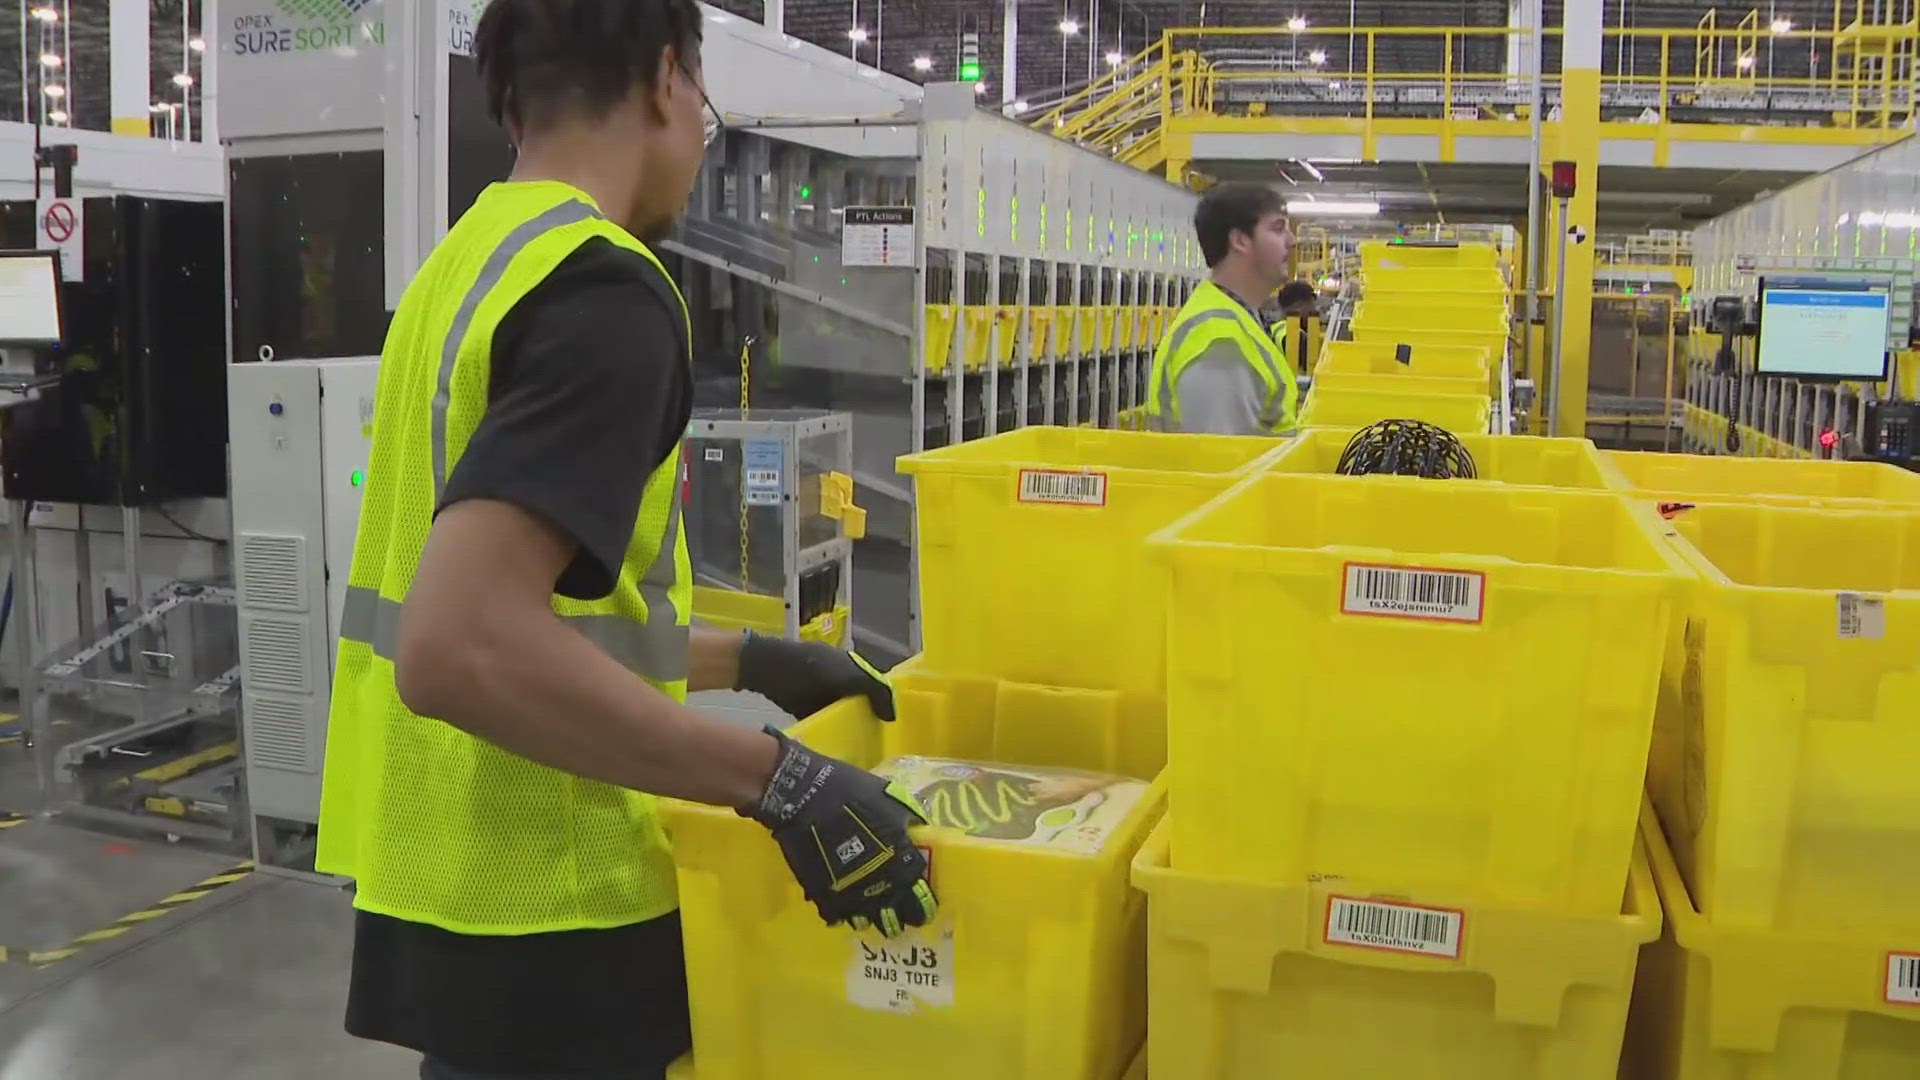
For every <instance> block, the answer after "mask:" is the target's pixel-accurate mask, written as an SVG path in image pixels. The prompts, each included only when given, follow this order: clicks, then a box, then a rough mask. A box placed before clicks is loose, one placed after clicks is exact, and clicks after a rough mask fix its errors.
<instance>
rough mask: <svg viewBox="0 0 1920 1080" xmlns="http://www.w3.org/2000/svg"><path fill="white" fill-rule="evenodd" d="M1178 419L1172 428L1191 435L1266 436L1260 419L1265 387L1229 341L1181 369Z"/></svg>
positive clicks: (1212, 347)
mask: <svg viewBox="0 0 1920 1080" xmlns="http://www.w3.org/2000/svg"><path fill="white" fill-rule="evenodd" d="M1177 391H1178V395H1179V401H1180V421H1179V423H1178V425H1176V426H1175V427H1174V430H1177V431H1184V432H1187V433H1189V434H1194V435H1270V434H1272V432H1270V431H1269V430H1267V427H1266V425H1264V424H1262V423H1261V422H1260V411H1261V409H1262V407H1264V406H1265V405H1266V402H1267V388H1266V387H1265V386H1263V385H1261V383H1260V376H1259V375H1257V374H1255V373H1254V370H1253V366H1252V365H1251V364H1248V363H1247V358H1246V357H1245V356H1243V355H1241V353H1240V350H1239V349H1238V348H1237V347H1235V345H1234V343H1233V342H1232V341H1228V340H1220V341H1216V342H1214V343H1213V344H1212V345H1209V346H1208V347H1207V351H1205V352H1203V353H1201V354H1200V355H1199V356H1197V357H1195V358H1194V359H1193V360H1192V361H1191V362H1190V363H1188V364H1187V366H1186V367H1185V368H1184V369H1182V370H1181V372H1180V378H1179V381H1178V384H1177Z"/></svg>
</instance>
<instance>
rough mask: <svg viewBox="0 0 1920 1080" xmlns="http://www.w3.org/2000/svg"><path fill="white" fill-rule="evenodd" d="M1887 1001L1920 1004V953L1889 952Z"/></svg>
mask: <svg viewBox="0 0 1920 1080" xmlns="http://www.w3.org/2000/svg"><path fill="white" fill-rule="evenodd" d="M1887 1003H1888V1004H1890V1005H1920V953H1888V954H1887Z"/></svg>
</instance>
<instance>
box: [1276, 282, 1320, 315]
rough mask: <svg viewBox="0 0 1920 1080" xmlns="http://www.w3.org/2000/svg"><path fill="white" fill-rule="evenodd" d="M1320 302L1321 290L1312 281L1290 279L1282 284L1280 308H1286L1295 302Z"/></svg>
mask: <svg viewBox="0 0 1920 1080" xmlns="http://www.w3.org/2000/svg"><path fill="white" fill-rule="evenodd" d="M1319 302H1320V290H1319V289H1316V288H1314V287H1313V284H1312V283H1311V282H1306V281H1289V282H1287V283H1286V284H1285V285H1282V286H1280V308H1281V310H1283V311H1284V310H1286V309H1287V308H1290V307H1293V306H1294V305H1295V304H1317V303H1319Z"/></svg>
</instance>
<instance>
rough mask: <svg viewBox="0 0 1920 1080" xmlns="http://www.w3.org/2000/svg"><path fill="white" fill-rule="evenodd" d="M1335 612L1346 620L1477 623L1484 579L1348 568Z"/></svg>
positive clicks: (1457, 573) (1462, 573)
mask: <svg viewBox="0 0 1920 1080" xmlns="http://www.w3.org/2000/svg"><path fill="white" fill-rule="evenodd" d="M1346 576H1347V581H1346V590H1345V593H1344V595H1343V597H1342V599H1341V603H1340V610H1341V611H1344V612H1346V613H1347V614H1349V615H1386V616H1390V617H1394V618H1401V619H1438V620H1440V621H1442V622H1463V623H1477V622H1479V621H1480V619H1481V617H1482V615H1483V610H1482V609H1483V603H1482V601H1483V599H1484V597H1485V596H1486V591H1487V576H1486V575H1485V574H1480V573H1475V572H1472V571H1467V570H1432V569H1428V568H1426V567H1420V566H1375V565H1371V564H1368V563H1348V564H1347V568H1346Z"/></svg>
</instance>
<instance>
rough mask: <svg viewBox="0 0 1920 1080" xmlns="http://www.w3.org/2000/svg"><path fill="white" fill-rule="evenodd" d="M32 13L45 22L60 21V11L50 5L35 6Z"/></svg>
mask: <svg viewBox="0 0 1920 1080" xmlns="http://www.w3.org/2000/svg"><path fill="white" fill-rule="evenodd" d="M31 14H32V15H33V17H34V18H36V19H39V20H40V21H41V22H43V23H57V22H59V21H60V13H59V12H58V11H55V10H54V9H52V8H50V7H37V8H34V9H33V11H32V12H31Z"/></svg>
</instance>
